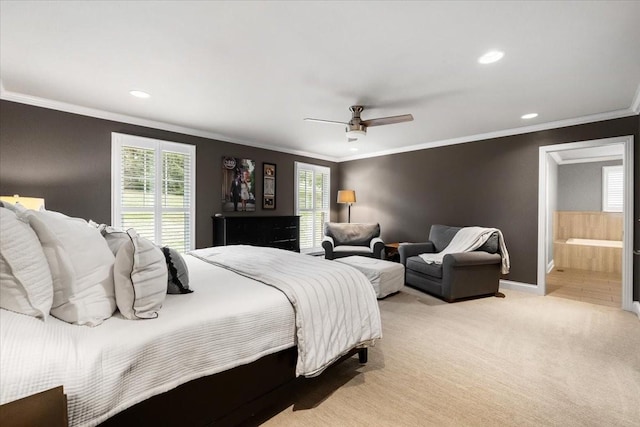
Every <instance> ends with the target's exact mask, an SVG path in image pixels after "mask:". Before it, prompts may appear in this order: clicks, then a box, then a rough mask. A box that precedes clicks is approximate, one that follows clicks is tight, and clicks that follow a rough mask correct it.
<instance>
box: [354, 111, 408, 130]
mask: <svg viewBox="0 0 640 427" xmlns="http://www.w3.org/2000/svg"><path fill="white" fill-rule="evenodd" d="M412 120H413V116H412V115H411V114H403V115H401V116H391V117H380V118H378V119H370V120H363V121H362V122H361V123H362V124H363V125H365V126H366V127H371V126H382V125H392V124H395V123H402V122H410V121H412Z"/></svg>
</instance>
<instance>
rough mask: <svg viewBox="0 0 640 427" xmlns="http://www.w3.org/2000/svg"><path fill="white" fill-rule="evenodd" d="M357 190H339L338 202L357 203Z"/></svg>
mask: <svg viewBox="0 0 640 427" xmlns="http://www.w3.org/2000/svg"><path fill="white" fill-rule="evenodd" d="M355 202H356V192H355V190H339V191H338V203H349V204H351V203H355Z"/></svg>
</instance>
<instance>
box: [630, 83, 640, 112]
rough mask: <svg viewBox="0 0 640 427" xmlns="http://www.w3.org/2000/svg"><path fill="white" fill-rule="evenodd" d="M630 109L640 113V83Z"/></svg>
mask: <svg viewBox="0 0 640 427" xmlns="http://www.w3.org/2000/svg"><path fill="white" fill-rule="evenodd" d="M629 109H630V110H631V111H633V112H634V113H636V114H638V113H640V84H638V89H636V95H635V96H634V97H633V101H632V102H631V107H630V108H629Z"/></svg>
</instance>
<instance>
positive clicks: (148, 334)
mask: <svg viewBox="0 0 640 427" xmlns="http://www.w3.org/2000/svg"><path fill="white" fill-rule="evenodd" d="M185 260H186V262H187V265H188V267H189V273H190V287H191V288H193V289H194V293H192V294H185V295H167V299H166V300H165V302H164V305H163V307H162V309H161V310H160V316H159V317H158V318H157V319H149V320H126V319H124V318H123V317H122V316H121V315H120V314H119V313H117V314H116V315H114V316H113V317H111V318H110V319H108V320H106V321H105V322H104V323H103V324H102V325H100V326H97V327H94V328H90V327H87V326H76V325H70V324H68V323H65V322H62V321H60V320H58V319H56V318H53V317H49V318H48V319H47V320H46V322H42V321H41V320H38V319H35V318H33V317H29V316H25V315H21V314H16V313H13V312H10V311H7V310H4V309H0V346H1V348H0V403H6V402H9V401H12V400H15V399H19V398H22V397H25V396H29V395H31V394H34V393H37V392H40V391H43V390H46V389H49V388H52V387H55V386H59V385H63V386H64V391H65V393H66V394H67V397H68V413H69V422H70V425H72V426H93V425H96V424H98V423H100V422H102V421H104V420H106V419H107V418H109V417H111V416H113V415H115V414H116V413H118V412H120V411H122V410H123V409H126V408H127V407H130V406H132V405H134V404H136V403H138V402H140V401H142V400H145V399H147V398H149V397H151V396H154V395H156V394H160V393H162V392H165V391H167V390H170V389H172V388H175V387H177V386H178V385H180V384H183V383H186V382H188V381H190V380H193V379H195V378H199V377H203V376H206V375H211V374H215V373H217V372H221V371H224V370H227V369H231V368H233V367H236V366H239V365H243V364H246V363H250V362H253V361H255V360H257V359H259V358H260V357H262V356H264V355H267V354H271V353H275V352H277V351H280V350H283V349H285V348H289V347H292V346H294V345H295V341H294V339H295V315H294V311H293V308H292V306H291V304H290V303H289V301H288V300H287V298H286V297H285V296H284V295H283V294H282V292H280V291H278V290H277V289H274V288H272V287H270V286H265V285H263V284H262V283H258V282H256V281H254V280H251V279H248V278H246V277H242V276H239V275H237V274H235V273H233V272H231V271H228V270H225V269H223V268H219V267H216V266H213V265H211V264H208V263H205V262H203V261H200V260H198V259H196V258H194V257H191V256H185Z"/></svg>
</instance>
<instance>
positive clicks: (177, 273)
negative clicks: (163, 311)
mask: <svg viewBox="0 0 640 427" xmlns="http://www.w3.org/2000/svg"><path fill="white" fill-rule="evenodd" d="M162 253H163V254H164V258H165V260H166V262H167V270H168V273H169V276H168V278H167V293H168V294H190V293H191V292H193V290H191V289H189V269H188V268H187V264H186V263H185V262H184V258H182V255H180V252H178V251H176V250H175V249H172V248H170V247H168V246H165V247H163V248H162Z"/></svg>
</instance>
